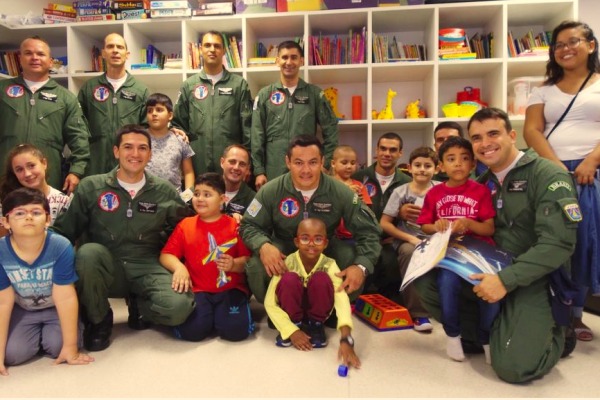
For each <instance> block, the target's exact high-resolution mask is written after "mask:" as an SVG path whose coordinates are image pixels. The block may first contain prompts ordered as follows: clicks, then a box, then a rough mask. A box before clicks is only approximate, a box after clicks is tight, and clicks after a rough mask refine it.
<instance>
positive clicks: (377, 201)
mask: <svg viewBox="0 0 600 400" xmlns="http://www.w3.org/2000/svg"><path fill="white" fill-rule="evenodd" d="M376 166H377V163H376V162H375V163H373V164H372V165H371V166H369V167H367V168H364V169H361V170H359V171H357V172H356V173H355V174H354V175H353V176H352V178H353V179H356V180H357V181H359V182H362V183H363V184H364V185H365V187H366V188H367V191H368V192H369V196H370V197H371V201H372V202H373V204H372V205H371V209H372V210H373V212H374V213H375V216H376V217H377V222H379V220H381V215H382V214H383V210H384V209H385V206H386V204H387V202H388V200H389V199H390V196H391V195H392V192H393V191H394V189H396V188H397V187H399V186H402V185H404V184H405V183H409V182H411V181H412V178H411V177H410V176H408V175H406V174H405V173H404V172H402V171H400V169H399V168H396V172H395V173H394V178H393V179H392V182H390V184H389V186H388V187H387V188H386V190H385V192H384V191H382V190H381V185H380V184H379V181H378V180H377V175H375V167H376ZM387 237H389V236H388V235H387V234H385V233H382V239H385V238H387ZM370 279H371V280H372V282H373V284H374V285H375V287H376V288H377V290H378V291H379V292H380V293H382V294H384V295H385V296H388V297H391V298H393V299H394V300H395V299H397V297H398V288H399V285H400V283H401V282H402V277H401V276H400V266H399V265H398V255H397V254H396V250H395V249H394V247H393V245H392V243H388V244H384V245H382V249H381V256H380V257H379V260H378V261H377V264H376V266H375V273H374V274H373V276H372V277H370Z"/></svg>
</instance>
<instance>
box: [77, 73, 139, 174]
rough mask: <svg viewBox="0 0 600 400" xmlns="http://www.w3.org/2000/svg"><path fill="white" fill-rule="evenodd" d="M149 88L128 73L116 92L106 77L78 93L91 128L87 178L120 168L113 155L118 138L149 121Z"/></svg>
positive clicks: (91, 83)
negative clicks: (122, 131) (123, 130)
mask: <svg viewBox="0 0 600 400" xmlns="http://www.w3.org/2000/svg"><path fill="white" fill-rule="evenodd" d="M149 94H150V92H149V90H148V88H147V87H146V85H144V84H143V83H141V82H138V81H136V79H135V78H134V77H133V76H132V75H131V74H129V72H128V73H127V79H126V80H125V83H123V86H121V87H120V88H119V90H117V91H116V92H115V91H114V88H113V86H112V84H110V83H109V82H108V80H107V79H106V74H102V75H100V76H98V77H95V78H92V79H90V80H89V81H87V82H86V83H85V84H84V85H83V87H82V88H81V90H79V96H78V98H79V103H80V104H81V109H82V110H83V114H84V115H85V117H86V119H87V122H88V126H89V128H90V135H91V136H90V152H91V154H93V157H92V158H91V159H90V162H89V163H88V167H87V169H86V176H87V175H96V174H105V173H107V172H109V171H110V170H111V169H113V168H114V167H116V166H117V160H116V159H115V156H114V155H113V146H114V144H115V134H116V133H117V131H118V130H119V129H121V128H122V127H123V126H124V125H128V124H137V125H139V124H142V123H144V122H145V121H146V100H147V99H148V96H149Z"/></svg>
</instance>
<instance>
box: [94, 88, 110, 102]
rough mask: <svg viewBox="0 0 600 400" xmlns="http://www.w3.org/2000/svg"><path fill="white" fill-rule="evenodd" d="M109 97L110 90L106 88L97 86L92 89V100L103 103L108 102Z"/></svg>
mask: <svg viewBox="0 0 600 400" xmlns="http://www.w3.org/2000/svg"><path fill="white" fill-rule="evenodd" d="M109 97H110V89H109V88H107V87H106V86H97V87H95V88H94V100H96V101H99V102H101V103H103V102H105V101H106V100H108V98H109Z"/></svg>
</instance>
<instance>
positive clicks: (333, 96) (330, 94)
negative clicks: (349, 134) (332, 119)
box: [323, 87, 346, 119]
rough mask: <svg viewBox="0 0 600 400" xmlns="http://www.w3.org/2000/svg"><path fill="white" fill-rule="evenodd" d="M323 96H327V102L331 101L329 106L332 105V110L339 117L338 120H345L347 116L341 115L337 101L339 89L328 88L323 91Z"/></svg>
mask: <svg viewBox="0 0 600 400" xmlns="http://www.w3.org/2000/svg"><path fill="white" fill-rule="evenodd" d="M323 94H325V98H326V99H327V100H329V104H331V109H332V110H333V112H334V113H335V116H336V117H337V119H344V118H345V117H346V116H345V115H344V114H341V113H340V112H339V111H338V108H337V101H338V91H337V89H336V88H334V87H328V88H327V89H325V90H323Z"/></svg>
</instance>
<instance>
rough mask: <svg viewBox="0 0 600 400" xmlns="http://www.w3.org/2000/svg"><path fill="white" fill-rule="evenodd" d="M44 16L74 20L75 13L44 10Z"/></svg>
mask: <svg viewBox="0 0 600 400" xmlns="http://www.w3.org/2000/svg"><path fill="white" fill-rule="evenodd" d="M44 15H59V16H61V17H69V18H75V17H76V16H77V13H76V12H68V11H60V10H51V9H49V8H44Z"/></svg>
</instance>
